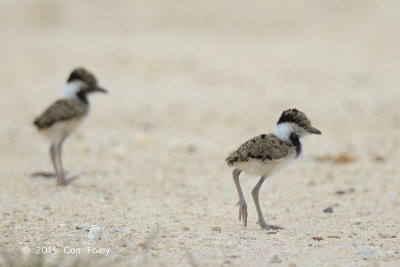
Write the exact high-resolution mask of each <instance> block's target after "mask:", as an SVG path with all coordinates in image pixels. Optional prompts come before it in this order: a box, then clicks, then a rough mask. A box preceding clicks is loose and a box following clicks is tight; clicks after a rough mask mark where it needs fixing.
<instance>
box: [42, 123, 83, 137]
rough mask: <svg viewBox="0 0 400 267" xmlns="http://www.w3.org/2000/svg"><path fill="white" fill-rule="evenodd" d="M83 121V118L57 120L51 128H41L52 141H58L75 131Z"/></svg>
mask: <svg viewBox="0 0 400 267" xmlns="http://www.w3.org/2000/svg"><path fill="white" fill-rule="evenodd" d="M82 122H83V118H79V119H73V120H69V121H60V122H56V123H54V124H53V125H52V126H50V127H49V128H46V129H42V130H40V133H42V134H43V135H44V136H45V137H46V138H47V139H49V140H50V141H51V142H52V143H58V142H59V141H60V140H61V139H62V138H63V137H64V136H65V135H69V134H71V133H72V132H73V131H75V130H76V129H77V128H78V127H79V126H80V125H81V124H82Z"/></svg>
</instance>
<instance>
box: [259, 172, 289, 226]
mask: <svg viewBox="0 0 400 267" xmlns="http://www.w3.org/2000/svg"><path fill="white" fill-rule="evenodd" d="M264 181H265V177H264V176H263V177H261V178H260V180H259V181H258V183H257V184H256V186H255V187H254V188H253V190H252V191H251V195H252V196H253V200H254V204H255V205H256V210H257V215H258V221H257V223H258V224H259V225H260V226H261V228H264V229H267V230H270V229H272V230H279V229H283V228H282V227H279V226H276V225H269V224H267V223H266V222H265V220H264V216H263V214H262V211H261V207H260V203H259V201H258V196H259V193H260V188H261V186H262V184H263V183H264Z"/></svg>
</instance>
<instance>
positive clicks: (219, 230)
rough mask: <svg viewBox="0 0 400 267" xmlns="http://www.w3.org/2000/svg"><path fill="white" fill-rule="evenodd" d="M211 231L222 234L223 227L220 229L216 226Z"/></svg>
mask: <svg viewBox="0 0 400 267" xmlns="http://www.w3.org/2000/svg"><path fill="white" fill-rule="evenodd" d="M211 230H212V231H214V232H220V233H221V227H219V226H214V227H213V228H212V229H211Z"/></svg>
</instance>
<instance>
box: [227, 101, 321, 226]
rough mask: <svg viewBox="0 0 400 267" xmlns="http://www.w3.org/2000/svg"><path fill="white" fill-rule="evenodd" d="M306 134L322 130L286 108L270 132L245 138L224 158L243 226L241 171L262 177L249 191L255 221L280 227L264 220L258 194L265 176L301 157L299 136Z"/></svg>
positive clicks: (245, 223)
mask: <svg viewBox="0 0 400 267" xmlns="http://www.w3.org/2000/svg"><path fill="white" fill-rule="evenodd" d="M309 134H321V132H320V131H319V130H317V129H316V128H314V127H312V126H311V122H310V121H309V119H308V118H307V116H306V115H305V114H304V113H303V112H301V111H298V110H297V109H289V110H286V111H284V112H283V113H282V115H281V117H280V118H279V120H278V123H277V124H276V126H275V128H274V131H273V134H262V135H259V136H256V137H254V138H252V139H250V140H248V141H247V142H246V143H244V144H242V145H241V146H240V147H239V148H238V149H237V150H236V151H234V152H232V153H231V154H230V155H229V156H228V157H227V158H226V163H227V164H228V166H230V167H233V168H234V169H233V172H232V175H233V180H234V182H235V185H236V189H237V192H238V194H239V220H243V223H244V227H247V204H246V200H245V199H244V196H243V192H242V188H241V187H240V183H239V175H240V173H241V172H242V171H244V172H245V173H247V174H249V175H257V176H261V178H260V180H259V181H258V183H257V184H256V186H255V187H254V188H253V190H252V192H251V193H252V196H253V200H254V203H255V205H256V210H257V215H258V222H257V223H258V224H259V225H260V226H261V228H264V229H267V230H269V229H274V230H278V229H282V228H281V227H279V226H275V225H268V224H267V223H266V222H265V220H264V216H263V213H262V211H261V208H260V203H259V202H258V195H259V192H260V188H261V185H262V184H263V183H264V181H265V179H266V178H267V177H269V176H271V175H272V174H274V173H275V172H277V171H279V170H281V169H282V168H283V167H285V166H287V165H288V164H289V163H290V162H292V161H294V160H295V159H296V158H298V157H299V156H300V154H301V142H300V138H301V137H303V136H306V135H309Z"/></svg>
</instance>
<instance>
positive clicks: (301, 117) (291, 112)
mask: <svg viewBox="0 0 400 267" xmlns="http://www.w3.org/2000/svg"><path fill="white" fill-rule="evenodd" d="M284 122H291V123H295V124H297V125H298V126H300V127H302V128H305V129H309V128H310V127H311V122H310V121H309V120H308V118H307V116H306V115H305V114H304V113H303V112H301V111H299V110H297V109H295V108H294V109H288V110H285V111H284V112H282V115H281V117H280V118H279V120H278V123H277V124H280V123H284Z"/></svg>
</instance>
